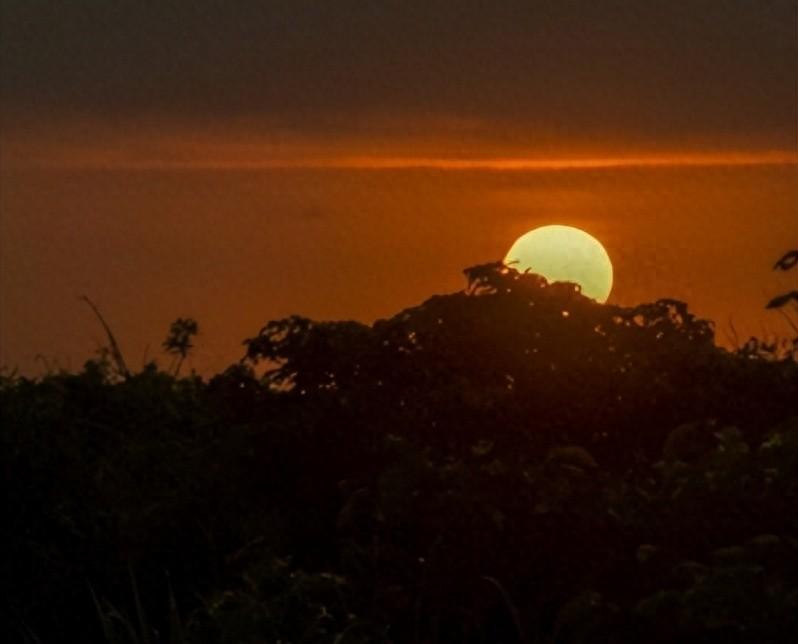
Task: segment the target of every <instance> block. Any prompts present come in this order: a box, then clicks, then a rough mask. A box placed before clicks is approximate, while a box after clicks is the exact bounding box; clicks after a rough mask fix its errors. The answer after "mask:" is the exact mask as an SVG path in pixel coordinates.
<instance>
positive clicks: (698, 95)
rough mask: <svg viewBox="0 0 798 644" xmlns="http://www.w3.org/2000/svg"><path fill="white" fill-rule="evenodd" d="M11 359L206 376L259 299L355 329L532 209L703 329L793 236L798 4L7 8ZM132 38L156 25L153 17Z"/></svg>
mask: <svg viewBox="0 0 798 644" xmlns="http://www.w3.org/2000/svg"><path fill="white" fill-rule="evenodd" d="M2 12H3V16H2V24H3V38H2V39H0V70H1V71H2V85H3V102H2V105H1V106H0V117H2V128H0V364H6V365H18V366H19V367H20V368H22V369H23V371H25V372H28V373H31V372H36V371H37V370H40V368H41V363H40V361H38V359H37V358H36V356H37V355H42V356H45V357H46V358H47V359H48V360H51V361H52V360H56V361H58V362H60V363H61V364H62V365H64V366H66V365H71V367H73V368H78V367H79V366H80V365H81V364H82V362H83V360H85V359H86V358H87V357H88V356H89V355H90V354H91V352H92V351H93V349H94V347H95V346H96V344H97V342H100V341H102V333H101V329H100V328H99V326H98V325H97V324H96V322H95V321H94V320H93V319H92V316H91V314H90V312H89V310H88V309H87V308H86V306H85V304H82V303H80V302H79V300H78V296H80V295H84V294H85V295H88V296H89V297H91V298H92V299H93V300H95V301H96V302H97V304H98V305H99V306H100V308H101V310H102V311H103V313H104V314H105V315H106V317H107V318H108V321H109V322H110V323H111V325H112V326H113V328H114V330H115V332H116V334H117V336H118V338H119V340H120V342H121V344H122V346H123V349H124V350H125V351H126V354H127V360H128V362H129V363H131V364H137V363H141V362H143V361H144V360H145V358H147V357H153V356H157V354H158V347H159V344H160V342H161V340H162V339H163V336H164V335H165V332H166V329H167V327H168V325H169V323H170V322H171V321H172V320H173V319H174V318H176V317H178V316H194V317H195V318H197V319H198V320H199V323H200V328H201V336H200V338H199V339H198V348H197V352H196V356H195V358H194V362H193V364H194V366H195V367H197V368H198V369H200V370H202V371H204V372H208V371H210V370H215V369H219V368H223V367H224V366H225V365H227V364H229V363H230V362H231V361H233V360H235V359H237V358H238V357H239V356H240V353H241V344H240V343H241V340H243V339H244V338H245V337H248V336H251V335H253V334H254V333H256V332H257V330H258V329H259V328H260V326H261V325H262V324H263V323H264V322H266V321H267V320H269V319H271V318H275V317H278V316H283V315H287V314H291V313H299V314H304V315H308V316H311V317H317V318H324V319H330V318H354V319H359V320H363V321H369V322H370V321H372V320H374V319H375V318H378V317H381V316H387V315H391V314H393V313H395V312H397V311H398V310H399V309H401V308H402V307H406V306H410V305H413V304H416V303H418V302H419V301H421V300H422V299H424V298H426V297H427V296H429V295H432V294H434V293H441V292H447V291H453V290H456V289H459V288H461V287H462V285H463V283H462V276H461V270H462V269H463V268H464V267H466V266H469V265H472V264H475V263H478V262H484V261H491V260H496V259H499V258H501V257H503V256H504V253H505V252H506V251H507V249H508V248H509V246H510V245H511V243H512V242H513V240H514V239H515V238H516V237H517V236H519V235H520V234H522V233H524V232H526V231H527V230H529V229H531V228H534V227H536V226H540V225H544V224H550V223H561V224H570V225H574V226H578V227H581V228H584V229H585V230H586V231H588V232H590V233H591V234H593V235H594V236H596V237H598V238H599V239H600V240H601V241H602V242H603V243H604V244H605V246H606V247H607V250H608V251H609V253H610V256H611V257H612V259H613V262H614V264H615V278H616V281H615V290H614V292H613V294H612V296H611V299H610V301H611V302H616V303H621V304H630V305H631V304H636V303H639V302H640V301H644V300H653V299H656V298H658V297H676V298H679V299H684V300H687V301H688V302H689V303H690V304H691V305H692V307H693V308H694V309H695V311H696V312H697V313H698V314H700V315H703V316H707V317H711V318H713V319H715V320H716V321H717V323H718V337H719V339H720V340H721V341H726V342H728V340H727V336H729V335H730V334H732V331H731V324H730V320H731V321H732V324H733V326H734V327H735V329H736V332H737V334H738V336H739V338H740V340H745V339H746V338H747V337H748V336H749V335H751V334H756V335H767V334H770V333H776V334H781V333H786V331H787V327H786V325H785V323H784V321H783V320H782V318H781V317H780V316H779V315H778V314H777V313H774V312H766V311H764V310H763V305H764V303H765V302H767V300H768V299H769V298H770V297H771V296H773V295H774V294H775V293H778V292H780V291H781V290H783V289H785V288H788V287H790V288H794V286H792V285H793V284H794V280H791V279H790V278H791V277H794V276H790V275H789V274H777V273H774V272H773V271H772V270H771V267H772V265H773V262H774V261H775V259H776V258H777V257H779V256H780V254H781V253H782V252H784V251H785V250H787V249H788V248H790V247H795V246H796V244H798V83H797V82H796V79H798V3H796V2H795V0H772V1H770V2H767V3H754V2H747V1H746V0H728V1H724V2H714V1H713V2H709V1H706V0H685V2H680V3H665V2H663V3H657V2H651V3H640V2H633V1H631V0H628V1H627V0H610V1H608V2H606V3H595V2H588V1H587V0H584V1H582V0H574V1H573V2H558V3H543V2H540V3H537V2H529V1H528V0H507V1H506V2H503V3H478V2H458V3H451V2H445V1H444V0H426V1H425V2H418V3H415V2H412V1H411V0H404V1H402V2H393V1H391V0H386V2H383V3H362V2H356V1H354V0H352V1H350V0H340V1H339V2H336V3H318V2H314V1H311V0H271V1H270V2H268V3H264V2H259V1H255V0H241V1H240V2H239V3H237V4H236V11H229V10H227V9H225V7H224V5H223V3H212V2H196V1H195V2H185V3H180V2H175V3H159V4H157V5H147V6H145V4H142V3H133V2H131V3H127V2H119V3H105V2H99V1H98V2H87V3H85V4H83V3H82V4H81V5H80V7H78V6H77V3H63V2H60V1H56V0H36V1H27V0H26V1H25V2H23V1H21V0H20V1H16V0H9V2H6V3H4V4H3V5H2ZM143 34H146V37H143Z"/></svg>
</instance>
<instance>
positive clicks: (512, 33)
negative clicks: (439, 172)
mask: <svg viewBox="0 0 798 644" xmlns="http://www.w3.org/2000/svg"><path fill="white" fill-rule="evenodd" d="M2 6H3V23H2V65H3V74H2V81H3V101H4V104H5V109H6V111H7V112H11V113H16V114H20V113H25V114H29V115H30V114H33V115H35V116H38V117H43V118H45V119H47V118H51V117H52V116H54V115H78V116H82V117H86V116H88V117H91V118H100V119H104V120H109V121H113V120H114V119H120V118H121V119H124V118H126V117H129V116H131V115H135V116H141V115H151V116H154V117H159V118H160V117H164V118H175V119H178V120H179V119H197V120H200V121H205V122H207V121H213V120H219V119H230V118H242V117H243V118H249V119H255V120H260V122H262V123H263V124H264V127H266V128H268V127H272V126H280V127H284V128H295V129H297V130H300V131H306V132H313V131H321V132H325V131H332V130H351V131H357V130H358V129H364V128H365V129H368V128H369V127H371V125H370V124H373V123H374V121H372V120H370V117H371V116H373V115H375V114H377V115H386V114H387V115H392V116H394V117H398V118H400V119H401V118H404V119H406V120H407V122H413V119H415V118H419V117H435V116H445V117H451V118H460V119H475V120H478V121H479V122H482V123H484V124H486V125H485V127H487V128H488V129H490V130H491V131H492V132H493V134H494V135H495V136H496V137H498V138H502V137H505V138H507V139H512V138H516V139H517V138H518V137H519V135H520V136H524V135H525V133H527V134H528V135H529V136H530V137H534V136H535V135H536V134H539V133H541V132H545V133H547V134H549V135H552V136H560V137H565V138H569V137H570V138H574V137H575V138H582V139H584V138H590V137H594V136H601V137H607V136H611V137H614V138H617V139H623V140H641V141H647V140H658V139H663V138H664V139H667V140H674V139H676V140H680V141H682V140H691V139H700V140H701V141H704V142H706V141H707V140H709V141H713V140H717V141H720V142H722V143H728V141H729V140H732V141H738V140H742V141H749V142H752V143H755V144H756V145H759V146H770V147H786V146H792V145H794V144H795V137H796V110H797V109H798V107H797V105H798V96H796V93H797V91H798V90H796V74H797V71H796V61H797V60H798V35H796V34H797V31H796V29H797V28H796V23H797V21H798V3H796V1H795V0H768V1H762V2H753V1H751V0H689V1H688V0H685V1H683V2H672V1H669V0H662V1H652V2H639V1H633V0H628V1H626V2H621V1H605V2H595V0H585V1H579V2H577V1H568V0H559V1H556V2H554V1H552V2H532V1H530V0H509V1H505V2H477V1H471V2H466V1H454V0H450V1H448V2H442V1H435V0H425V1H423V2H411V1H410V0H404V1H399V2H394V1H383V2H365V1H357V2H355V1H351V0H338V1H336V2H319V1H317V0H314V1H306V0H285V1H283V0H279V1H278V0H272V1H254V0H239V1H238V2H210V1H204V2H203V1H196V0H195V1H186V2H167V1H164V2H158V3H143V2H124V1H121V0H117V1H115V2H108V1H106V0H94V1H91V0H73V1H70V2H64V1H63V0H50V1H37V0H3V5H2ZM364 124H365V125H364ZM519 133H520V134H519ZM529 142H530V143H533V142H534V140H533V139H532V138H530V141H529Z"/></svg>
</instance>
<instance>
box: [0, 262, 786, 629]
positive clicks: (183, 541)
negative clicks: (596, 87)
mask: <svg viewBox="0 0 798 644" xmlns="http://www.w3.org/2000/svg"><path fill="white" fill-rule="evenodd" d="M466 276H467V279H468V284H467V288H466V289H465V290H464V291H462V292H459V293H454V294H451V295H444V296H435V297H432V298H431V299H429V300H427V301H426V302H424V303H423V304H421V305H420V306H418V307H415V308H411V309H408V310H406V311H403V312H401V313H399V314H398V315H396V316H395V317H393V318H391V319H388V320H382V321H379V322H377V323H375V324H374V325H373V326H367V325H363V324H359V323H356V322H314V321H312V320H308V319H305V318H300V317H291V318H288V319H285V320H278V321H274V322H271V323H269V324H267V325H266V326H265V327H264V328H263V329H262V330H261V331H260V332H259V333H258V334H257V335H256V336H254V337H253V338H250V339H249V340H247V341H246V342H245V356H244V358H243V359H242V361H241V362H240V363H238V364H235V365H233V366H231V367H230V368H229V369H228V370H226V371H225V372H224V373H221V374H219V375H216V376H214V377H213V378H210V379H209V380H207V381H206V380H203V379H200V378H199V377H197V376H194V375H191V376H188V377H183V378H180V377H178V375H179V372H180V366H181V364H182V363H183V360H184V358H185V357H186V355H187V353H188V351H189V350H190V348H191V346H192V345H191V342H192V336H193V335H194V334H195V333H196V331H197V327H196V324H195V323H194V322H193V321H191V320H179V321H178V322H177V323H175V325H173V327H172V329H171V330H170V336H169V338H167V342H166V343H165V345H164V346H165V348H166V349H167V351H169V353H170V354H171V355H172V356H173V364H172V366H171V368H170V369H167V370H160V369H158V368H157V367H156V366H155V365H150V366H149V367H147V368H146V369H144V370H143V371H142V372H140V373H137V374H122V373H120V372H119V369H116V368H115V366H114V362H113V360H111V361H108V360H105V359H102V358H100V359H98V360H95V361H91V362H89V363H87V364H86V366H85V368H84V370H83V371H82V372H81V373H78V374H69V373H53V374H50V375H47V376H46V377H43V378H40V379H36V380H31V379H26V378H18V377H5V378H4V379H3V380H2V382H1V383H0V404H1V405H2V407H1V411H0V413H2V417H0V424H1V426H2V429H0V436H2V446H1V449H2V456H0V458H1V459H2V467H3V477H4V484H5V488H6V495H5V496H6V499H7V501H6V503H7V506H6V511H5V512H4V520H3V522H2V528H0V530H2V536H3V543H4V545H3V563H2V574H1V575H0V578H1V579H2V593H3V599H2V601H3V615H4V618H5V619H6V622H7V626H6V632H7V633H8V634H9V636H10V637H12V638H17V639H21V640H22V641H28V642H37V641H41V642H45V643H47V642H61V641H67V640H76V639H77V640H79V641H83V642H111V641H112V642H142V643H143V642H156V641H157V642H191V643H197V644H205V643H207V644H216V643H225V644H227V643H229V644H233V643H252V644H254V643H256V642H278V641H280V642H292V643H296V644H311V643H312V644H317V643H318V644H321V643H327V642H329V643H331V644H332V643H335V644H354V643H365V642H377V643H380V642H383V643H385V642H394V643H397V644H404V643H419V644H421V643H424V644H436V643H439V642H440V643H443V642H453V643H454V642H458V643H459V642H466V643H468V642H474V643H477V642H486V643H491V644H501V643H505V642H506V643H516V642H525V643H530V644H531V643H538V642H540V643H543V642H546V643H552V642H558V643H559V642H562V643H566V642H570V643H585V642H596V643H598V642H602V643H606V642H624V643H625V642H630V643H631V642H634V643H638V642H651V643H657V642H663V643H664V642H686V643H690V642H696V643H697V642H701V643H704V642H724V643H735V642H761V643H765V642H792V641H798V639H796V638H798V513H796V511H795V510H796V508H798V364H797V363H796V362H795V359H794V356H795V354H794V351H795V349H796V348H798V344H795V345H793V346H791V347H790V346H787V345H779V347H776V345H771V346H768V345H764V344H762V343H757V342H753V343H748V344H747V345H745V346H744V347H743V348H741V349H740V350H738V351H735V352H729V351H726V350H723V349H719V348H717V347H716V346H715V343H714V329H713V326H712V324H711V323H709V322H707V321H705V320H700V319H697V318H695V317H694V316H693V315H692V314H691V313H690V312H689V310H688V308H687V306H686V305H685V304H684V303H682V302H678V301H673V300H660V301H658V302H655V303H651V304H645V305H641V306H637V307H633V308H623V307H617V306H611V305H600V304H597V303H595V302H593V301H592V300H589V299H587V298H585V297H583V296H582V295H581V294H580V293H579V291H578V288H577V287H576V286H574V285H571V284H547V283H546V282H545V280H543V279H542V278H540V277H538V276H535V275H530V274H519V273H517V272H515V271H513V270H511V269H507V268H506V267H503V266H501V265H500V264H488V265H483V266H477V267H473V268H471V269H468V270H467V271H466ZM796 341H797V342H798V338H797V339H796ZM777 349H778V350H777Z"/></svg>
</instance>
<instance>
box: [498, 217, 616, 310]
mask: <svg viewBox="0 0 798 644" xmlns="http://www.w3.org/2000/svg"><path fill="white" fill-rule="evenodd" d="M504 263H505V264H507V265H509V266H512V267H513V268H514V269H516V270H517V271H520V272H522V273H523V272H524V271H529V272H531V273H537V274H538V275H542V276H543V277H545V278H546V279H547V280H548V281H549V282H575V283H577V284H579V286H580V287H581V288H582V293H583V294H584V295H586V296H587V297H590V298H592V299H594V300H596V301H597V302H606V301H607V298H608V297H609V295H610V291H611V290H612V262H611V261H610V256H609V255H608V254H607V251H606V250H605V249H604V246H602V245H601V242H599V240H597V239H596V238H595V237H593V236H592V235H588V234H587V233H586V232H585V231H584V230H580V229H579V228H574V227H573V226H559V225H552V226H542V227H541V228H535V229H534V230H530V231H529V232H528V233H525V234H524V235H521V236H520V237H519V238H518V239H516V240H515V243H514V244H513V245H512V247H511V248H510V250H509V251H508V252H507V255H506V257H505V258H504Z"/></svg>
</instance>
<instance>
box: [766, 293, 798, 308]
mask: <svg viewBox="0 0 798 644" xmlns="http://www.w3.org/2000/svg"><path fill="white" fill-rule="evenodd" d="M790 300H795V301H796V302H798V291H790V292H789V293H785V294H784V295H779V296H778V297H774V298H773V299H772V300H770V302H768V305H767V307H765V308H768V309H780V308H781V307H782V306H784V305H785V304H787V303H788V302H789V301H790Z"/></svg>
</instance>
